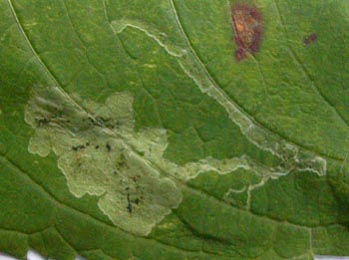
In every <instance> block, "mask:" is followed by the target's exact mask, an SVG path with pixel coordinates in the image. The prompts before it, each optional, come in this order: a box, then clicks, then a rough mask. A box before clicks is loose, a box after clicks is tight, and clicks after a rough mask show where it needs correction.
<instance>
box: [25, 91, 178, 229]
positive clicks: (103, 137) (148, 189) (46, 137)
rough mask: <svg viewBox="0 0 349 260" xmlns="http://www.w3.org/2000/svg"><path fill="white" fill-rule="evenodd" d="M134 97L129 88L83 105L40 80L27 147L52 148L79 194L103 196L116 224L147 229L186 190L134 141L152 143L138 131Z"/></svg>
mask: <svg viewBox="0 0 349 260" xmlns="http://www.w3.org/2000/svg"><path fill="white" fill-rule="evenodd" d="M132 102H133V98H132V96H131V95H130V94H128V93H115V94H114V95H112V96H110V97H109V98H108V99H107V100H106V102H105V104H98V103H95V102H92V101H82V100H79V104H81V105H78V104H77V103H75V102H74V101H73V100H72V99H71V98H70V97H69V96H67V95H65V94H64V93H63V92H62V91H61V90H60V89H59V88H57V87H41V86H36V87H34V88H33V90H32V95H31V98H30V100H29V102H28V104H27V107H26V110H25V121H26V122H27V123H28V124H30V125H31V126H32V127H33V128H34V129H35V131H34V134H33V136H32V137H31V139H30V142H29V147H28V150H29V151H30V152H31V153H34V154H38V155H40V156H47V155H48V154H49V153H50V152H51V151H53V152H54V153H55V154H56V156H57V161H58V167H59V169H61V171H62V172H63V173H64V175H65V177H66V179H67V185H68V187H69V190H70V192H71V193H72V194H73V195H74V196H76V197H78V198H80V197H82V196H84V195H86V194H89V195H94V196H98V197H99V201H98V207H99V208H100V209H101V211H102V212H104V213H105V214H106V215H107V216H108V217H109V218H110V220H111V221H112V222H113V223H114V224H115V225H117V226H119V227H120V228H122V229H124V230H127V231H129V232H132V233H134V234H138V235H147V234H149V233H150V231H151V229H152V228H153V226H154V225H155V224H156V223H158V222H160V221H161V220H162V219H163V218H164V216H165V215H167V214H169V213H170V212H171V209H172V208H175V207H177V206H178V205H179V203H180V202H181V200H182V194H181V190H180V189H179V188H178V187H177V185H176V184H175V183H174V182H173V181H172V180H170V179H168V178H166V177H164V176H162V175H161V174H160V172H159V171H158V170H157V169H156V167H154V165H152V163H151V162H149V161H147V160H145V159H144V158H143V157H142V156H140V155H139V152H138V151H137V150H135V149H133V148H132V147H131V145H130V142H134V143H138V144H143V145H145V146H147V145H148V149H149V148H150V147H149V144H150V142H149V141H148V140H145V139H144V138H146V137H145V136H140V135H139V134H137V133H135V132H134V129H133V128H134V119H133V111H132ZM102 148H104V149H102Z"/></svg>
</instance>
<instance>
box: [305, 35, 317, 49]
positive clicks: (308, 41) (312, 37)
mask: <svg viewBox="0 0 349 260" xmlns="http://www.w3.org/2000/svg"><path fill="white" fill-rule="evenodd" d="M316 40H317V35H316V34H315V33H311V34H309V35H307V36H306V37H304V39H303V44H304V45H305V46H309V45H310V44H312V43H314V42H316Z"/></svg>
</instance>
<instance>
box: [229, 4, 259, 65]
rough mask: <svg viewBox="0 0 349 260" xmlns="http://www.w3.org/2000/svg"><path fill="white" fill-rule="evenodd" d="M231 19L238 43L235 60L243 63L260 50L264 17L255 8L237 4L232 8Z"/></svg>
mask: <svg viewBox="0 0 349 260" xmlns="http://www.w3.org/2000/svg"><path fill="white" fill-rule="evenodd" d="M231 18H232V21H233V30H234V39H235V43H236V50H235V58H236V60H237V61H241V60H243V59H245V58H247V57H248V54H254V53H256V52H257V51H258V50H259V45H260V40H261V35H262V16H261V14H260V13H259V12H258V10H257V9H256V8H255V7H253V6H249V5H245V4H236V5H234V6H232V9H231Z"/></svg>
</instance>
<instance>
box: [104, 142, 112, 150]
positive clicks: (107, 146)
mask: <svg viewBox="0 0 349 260" xmlns="http://www.w3.org/2000/svg"><path fill="white" fill-rule="evenodd" d="M105 148H107V151H108V152H110V151H111V146H110V144H108V143H107V144H106V145H105Z"/></svg>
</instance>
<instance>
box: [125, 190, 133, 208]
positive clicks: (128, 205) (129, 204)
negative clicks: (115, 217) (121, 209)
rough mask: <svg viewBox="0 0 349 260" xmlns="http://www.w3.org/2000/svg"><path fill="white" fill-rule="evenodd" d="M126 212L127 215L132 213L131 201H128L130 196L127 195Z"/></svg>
mask: <svg viewBox="0 0 349 260" xmlns="http://www.w3.org/2000/svg"><path fill="white" fill-rule="evenodd" d="M126 208H127V211H128V212H129V213H132V204H131V201H130V194H129V193H128V194H127V207H126Z"/></svg>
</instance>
